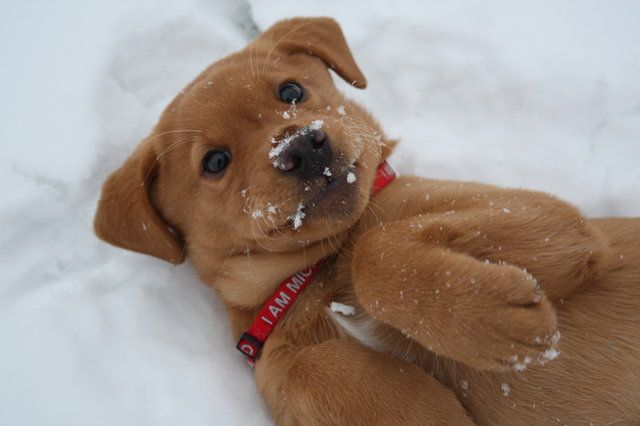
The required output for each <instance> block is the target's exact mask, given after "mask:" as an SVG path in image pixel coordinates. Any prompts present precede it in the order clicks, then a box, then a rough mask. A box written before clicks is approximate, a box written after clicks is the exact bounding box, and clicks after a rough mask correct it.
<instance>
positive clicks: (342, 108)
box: [336, 105, 347, 115]
mask: <svg viewBox="0 0 640 426" xmlns="http://www.w3.org/2000/svg"><path fill="white" fill-rule="evenodd" d="M336 111H338V114H340V115H345V114H346V113H347V112H346V111H345V110H344V105H340V106H339V107H338V108H336Z"/></svg>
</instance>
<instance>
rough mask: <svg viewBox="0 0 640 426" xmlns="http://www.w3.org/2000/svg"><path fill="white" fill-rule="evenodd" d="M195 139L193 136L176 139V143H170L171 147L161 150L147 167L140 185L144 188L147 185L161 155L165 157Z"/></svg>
mask: <svg viewBox="0 0 640 426" xmlns="http://www.w3.org/2000/svg"><path fill="white" fill-rule="evenodd" d="M194 138H195V136H189V137H186V138H181V139H178V140H177V141H176V142H174V143H172V144H171V145H169V146H168V147H167V148H165V149H163V150H162V151H160V153H159V154H158V155H156V158H155V159H154V160H153V163H152V164H151V166H150V167H149V171H148V172H147V175H146V176H145V177H144V180H143V181H142V185H141V186H144V185H145V184H146V183H147V180H148V179H149V177H150V176H151V173H153V169H154V168H155V167H156V165H157V164H158V162H159V161H160V158H161V157H162V156H163V155H166V154H167V153H169V152H170V151H173V150H174V149H176V148H178V147H180V146H182V145H183V144H185V143H187V142H191V141H193V140H194Z"/></svg>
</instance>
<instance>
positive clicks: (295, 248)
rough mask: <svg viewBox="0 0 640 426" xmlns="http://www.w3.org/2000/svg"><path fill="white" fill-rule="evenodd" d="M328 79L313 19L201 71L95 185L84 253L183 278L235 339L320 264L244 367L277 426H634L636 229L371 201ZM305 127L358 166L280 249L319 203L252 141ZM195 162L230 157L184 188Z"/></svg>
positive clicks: (359, 152)
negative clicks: (295, 219)
mask: <svg viewBox="0 0 640 426" xmlns="http://www.w3.org/2000/svg"><path fill="white" fill-rule="evenodd" d="M328 68H332V69H333V70H335V71H336V72H337V73H338V75H340V76H341V77H342V78H343V79H345V80H346V81H348V82H349V83H352V84H353V85H354V86H356V87H360V88H363V87H365V85H366V82H365V79H364V76H363V75H362V72H361V71H360V70H359V68H358V66H357V65H356V63H355V61H354V59H353V57H352V56H351V53H350V51H349V48H348V46H347V44H346V42H345V40H344V37H343V35H342V32H341V31H340V28H339V26H338V25H337V23H335V21H333V20H332V19H329V18H314V19H292V20H288V21H283V22H280V23H278V24H276V25H274V26H273V27H272V28H270V29H269V30H268V31H266V32H265V33H264V34H262V35H261V36H260V37H258V38H257V39H256V40H255V41H254V42H252V43H251V44H250V45H249V46H248V47H247V48H245V49H243V50H242V51H240V52H238V53H235V54H233V55H231V56H229V57H227V58H225V59H223V60H221V61H219V62H217V63H215V64H213V65H212V66H210V67H209V68H207V69H206V70H205V71H204V72H203V73H202V74H200V76H198V77H197V78H196V79H195V80H194V81H193V82H192V83H191V84H189V85H188V86H187V87H186V88H185V90H184V91H183V92H182V93H181V94H180V95H178V96H177V97H176V99H174V100H173V102H171V104H170V105H169V106H168V107H167V109H166V110H165V111H164V113H163V114H162V116H161V118H160V121H159V122H158V124H157V126H156V127H155V129H154V131H153V133H152V134H151V135H150V136H149V137H148V138H147V139H146V140H145V141H143V143H142V144H141V145H140V146H139V147H138V149H137V150H136V152H135V153H134V154H133V155H132V156H131V158H130V159H129V160H128V161H127V162H126V163H125V164H124V165H123V166H122V167H121V168H120V169H119V170H117V171H116V172H115V173H114V174H113V175H111V176H110V177H109V179H108V180H107V182H106V183H105V185H104V188H103V193H102V198H101V200H100V204H99V208H98V211H97V214H96V220H95V228H96V232H97V234H98V235H99V236H100V237H101V238H103V239H105V240H106V241H108V242H110V243H112V244H115V245H118V246H121V247H124V248H128V249H131V250H135V251H139V252H142V253H146V254H150V255H153V256H157V257H159V258H161V259H164V260H167V261H171V262H174V263H180V262H182V261H183V260H184V259H185V257H186V258H188V259H190V261H191V262H192V263H193V265H194V266H195V268H196V270H197V272H198V274H199V275H200V277H201V278H202V280H203V281H204V282H205V283H207V284H208V285H210V286H212V287H213V288H214V289H215V290H216V292H217V293H218V295H219V296H220V298H221V299H222V300H223V301H224V303H225V304H226V306H227V309H228V312H229V316H230V318H231V323H232V327H233V333H234V335H235V336H236V337H237V336H239V335H240V334H241V333H242V331H244V330H245V329H246V328H247V326H248V325H249V324H250V323H251V321H252V320H253V318H254V315H255V313H256V312H257V310H258V309H259V307H260V306H261V305H262V304H263V303H264V302H265V300H266V298H267V297H268V296H269V295H270V294H271V292H272V291H273V290H274V289H275V287H276V286H277V285H278V283H279V282H280V280H282V279H283V278H285V277H287V276H289V275H291V274H292V273H294V272H296V271H298V270H300V269H302V268H304V267H306V266H308V265H310V264H312V263H314V262H315V261H317V260H318V259H320V258H322V257H325V256H330V257H329V261H328V262H327V264H326V265H325V266H324V267H323V269H322V270H321V272H320V273H319V274H318V276H317V277H316V279H315V280H314V282H313V283H312V284H311V285H310V286H309V288H307V290H305V292H304V293H303V294H302V295H301V296H300V297H299V299H298V301H297V302H296V304H295V305H294V306H293V307H292V309H291V310H290V311H289V312H288V313H287V314H286V316H285V318H284V319H283V321H282V322H281V323H280V324H279V325H278V327H277V328H276V330H275V331H274V333H273V334H272V336H271V337H270V339H269V340H268V342H267V344H266V345H265V348H264V353H263V355H262V357H261V358H260V359H259V360H258V361H257V364H256V369H255V378H256V383H257V386H258V388H259V389H260V392H261V393H262V395H263V396H264V398H265V400H266V402H267V404H268V406H269V408H270V410H271V412H272V413H273V416H274V418H275V419H276V421H277V422H278V423H280V424H348V425H355V424H363V425H364V424H366V425H368V424H417V425H425V424H455V425H458V424H471V423H472V422H475V423H477V424H556V423H561V424H564V423H567V424H589V423H593V424H604V423H615V422H618V423H619V424H638V423H639V422H640V373H638V371H640V328H639V327H640V284H639V279H640V219H594V220H587V219H585V218H584V217H583V216H582V215H581V214H580V213H579V212H578V211H577V210H576V209H575V208H573V207H571V206H570V205H568V204H566V203H564V202H562V201H560V200H558V199H556V198H554V197H551V196H549V195H546V194H542V193H538V192H531V191H524V190H507V189H500V188H495V187H492V186H487V185H480V184H475V183H458V182H446V181H435V180H429V179H421V178H416V177H402V178H398V179H397V180H396V181H394V182H393V183H392V184H391V185H390V186H389V187H388V188H386V189H385V190H384V191H383V192H382V193H381V194H379V195H378V196H376V197H374V198H373V199H371V200H370V199H369V188H370V187H371V184H372V181H373V176H374V173H375V168H376V165H377V164H378V163H379V161H380V160H381V159H382V158H385V157H386V156H387V155H388V153H389V152H390V149H391V148H392V145H393V143H391V141H388V140H387V139H386V138H385V137H384V135H383V132H382V130H381V129H380V127H379V125H378V124H377V123H376V122H375V120H373V118H372V117H371V116H370V115H369V114H368V113H367V112H366V111H364V110H363V109H362V108H361V107H360V106H358V105H357V104H355V103H353V102H351V101H349V100H347V99H346V98H344V96H343V95H342V94H341V93H339V92H338V91H337V90H336V89H335V87H334V85H333V83H332V80H331V77H330V75H329V72H328ZM287 80H296V81H298V82H300V83H302V84H303V85H304V87H305V89H306V92H307V93H308V97H307V99H306V100H304V101H303V102H301V103H300V104H299V105H296V106H295V107H290V106H289V105H287V104H283V103H282V102H280V101H279V99H278V98H277V96H276V94H275V93H276V88H277V87H278V85H279V84H280V83H282V82H283V81H287ZM339 106H344V107H345V109H346V115H342V114H340V113H339V110H338V107H339ZM284 112H287V113H288V114H289V116H290V118H289V119H286V118H285V117H284V116H285V115H286V114H284V115H283V113H284ZM319 118H320V119H322V120H323V121H324V128H323V130H324V131H325V133H327V134H328V135H330V137H331V143H332V148H333V151H334V156H333V160H332V162H331V166H330V168H331V172H332V173H333V175H334V176H337V177H336V179H338V178H339V177H341V178H344V176H345V175H344V173H345V170H347V168H348V167H351V166H349V165H350V164H352V163H354V161H355V166H353V167H354V168H355V169H354V173H355V174H356V176H357V181H356V182H355V183H353V184H352V185H351V186H345V185H343V186H344V188H343V189H341V190H340V191H336V190H333V192H330V191H329V190H327V193H328V194H329V196H328V197H326V200H325V201H323V203H324V204H320V205H318V206H315V207H313V206H311V207H309V208H308V209H307V210H306V214H307V217H306V218H305V219H304V222H303V226H302V227H300V228H299V229H293V227H292V226H291V220H290V216H291V215H292V214H294V212H295V211H296V209H297V206H298V203H299V202H300V201H301V200H302V201H304V202H305V203H310V202H312V201H311V200H313V199H314V197H316V196H317V195H318V194H321V193H322V191H323V190H324V189H325V187H326V186H327V181H326V179H324V177H322V178H312V179H309V180H307V181H305V182H302V181H300V180H299V179H296V178H293V177H290V176H287V175H286V174H284V173H282V172H281V171H279V170H277V169H276V168H274V167H273V166H272V164H271V161H270V160H269V159H268V152H269V150H270V149H271V148H272V145H271V143H270V142H269V141H270V140H271V139H272V138H278V137H281V135H283V134H284V133H286V132H287V131H292V130H295V129H298V128H300V127H302V126H306V125H308V124H309V123H310V122H311V121H313V120H315V119H319ZM211 148H226V149H229V150H230V151H231V163H230V165H229V167H228V168H227V169H226V171H225V172H224V174H223V175H222V176H218V177H211V176H204V175H203V174H202V172H201V162H202V158H203V156H204V155H205V153H206V152H207V151H208V150H209V149H211ZM306 188H308V190H307V189H306ZM342 201H346V202H345V203H342ZM256 212H259V213H256ZM534 277H535V278H534ZM332 301H337V302H342V303H346V304H349V305H352V306H354V307H355V308H356V313H355V315H354V316H352V317H346V316H344V317H341V314H337V313H332V312H330V311H329V310H328V308H327V306H328V305H329V304H330V302H332ZM341 321H350V323H351V324H352V325H355V327H356V329H357V328H358V327H360V329H361V330H366V331H367V332H368V333H369V336H368V337H369V338H370V341H365V340H366V339H363V340H362V342H361V341H359V340H358V339H357V338H356V337H358V336H355V337H354V333H355V332H354V331H353V330H351V331H350V329H349V328H348V327H347V325H345V324H346V323H344V322H341ZM206 326H207V325H206V324H203V327H206ZM558 330H559V331H560V333H561V335H562V338H561V339H560V341H559V342H558V337H559V334H558V333H557V331H558ZM360 338H361V339H362V336H360ZM556 350H559V351H560V356H559V357H558V358H557V359H555V360H551V358H553V356H554V354H555V352H554V351H556ZM516 370H517V371H516ZM507 386H508V388H507Z"/></svg>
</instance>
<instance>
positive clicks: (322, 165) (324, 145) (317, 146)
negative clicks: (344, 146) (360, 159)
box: [277, 128, 331, 179]
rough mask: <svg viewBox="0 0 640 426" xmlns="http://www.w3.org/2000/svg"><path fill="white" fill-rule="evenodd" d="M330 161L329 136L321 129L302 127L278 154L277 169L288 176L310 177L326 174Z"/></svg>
mask: <svg viewBox="0 0 640 426" xmlns="http://www.w3.org/2000/svg"><path fill="white" fill-rule="evenodd" d="M330 161H331V145H330V141H329V137H328V136H327V135H326V134H325V133H324V132H323V131H321V130H315V129H309V128H307V129H302V130H301V131H299V132H297V134H295V135H294V136H293V139H292V140H291V142H290V143H289V144H288V145H287V147H286V148H285V149H284V150H283V151H282V152H281V153H280V154H279V155H278V160H277V162H278V166H277V167H278V169H279V170H281V171H282V172H283V173H285V174H287V175H289V176H295V177H297V178H299V179H310V178H314V177H320V176H322V175H324V174H326V170H328V167H329V162H330Z"/></svg>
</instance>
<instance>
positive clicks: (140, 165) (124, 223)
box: [93, 143, 184, 264]
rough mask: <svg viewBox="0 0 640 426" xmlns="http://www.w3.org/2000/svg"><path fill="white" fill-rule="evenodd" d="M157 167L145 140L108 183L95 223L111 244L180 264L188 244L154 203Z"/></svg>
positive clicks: (96, 229) (99, 235) (151, 150)
mask: <svg viewBox="0 0 640 426" xmlns="http://www.w3.org/2000/svg"><path fill="white" fill-rule="evenodd" d="M156 166H158V164H157V162H156V155H155V152H154V150H153V149H152V147H151V146H150V144H147V143H142V145H140V147H138V149H137V150H136V152H134V153H133V155H131V157H129V159H127V161H126V162H125V163H124V164H123V165H122V167H120V168H119V169H118V170H116V171H115V172H114V173H113V174H112V175H111V176H109V178H108V179H107V181H106V182H105V183H104V186H103V187H102V195H101V196H100V202H99V203H98V210H97V212H96V217H95V219H94V222H93V226H94V229H95V232H96V234H97V235H98V237H100V238H101V239H103V240H105V241H106V242H108V243H111V244H113V245H115V246H118V247H122V248H125V249H128V250H133V251H137V252H140V253H144V254H149V255H151V256H155V257H159V258H160V259H163V260H166V261H168V262H171V263H174V264H179V263H182V262H184V250H183V248H184V244H183V242H182V241H180V239H179V237H178V236H177V235H176V234H175V232H174V231H173V230H172V229H171V228H169V226H168V225H167V224H166V223H165V222H164V221H163V219H162V218H161V217H160V216H159V215H158V212H157V211H156V209H155V208H154V206H153V204H152V203H151V197H150V192H149V191H150V190H151V185H152V184H153V181H154V177H155V175H154V169H155V168H156Z"/></svg>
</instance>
